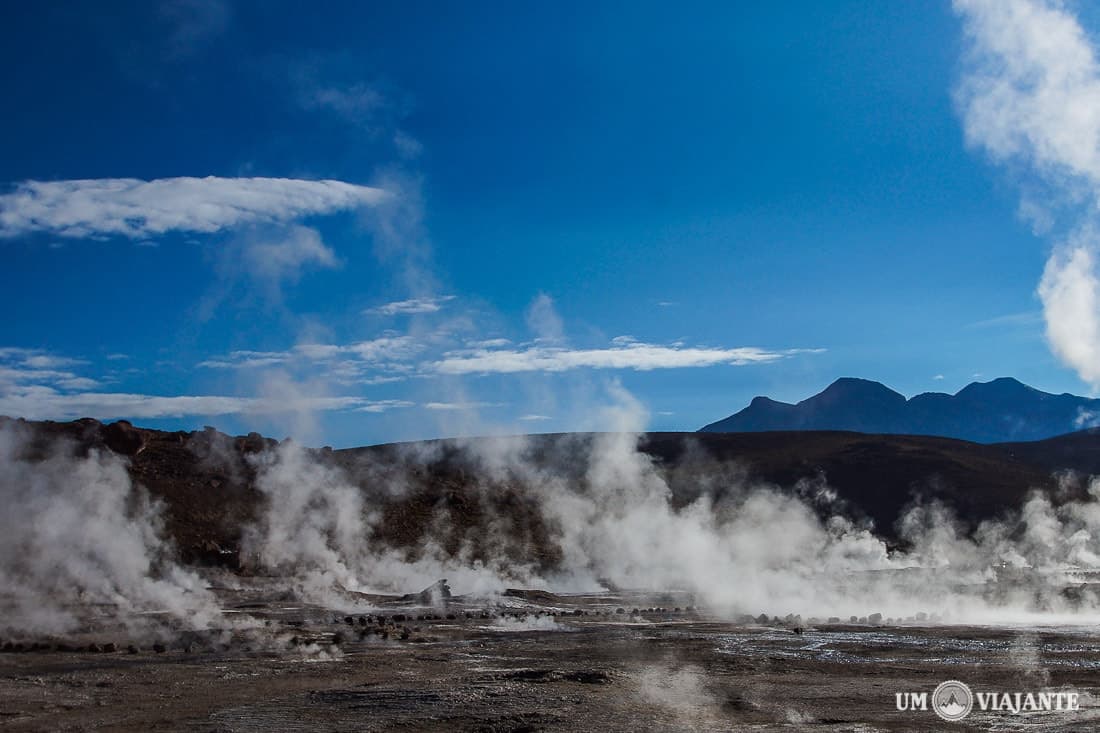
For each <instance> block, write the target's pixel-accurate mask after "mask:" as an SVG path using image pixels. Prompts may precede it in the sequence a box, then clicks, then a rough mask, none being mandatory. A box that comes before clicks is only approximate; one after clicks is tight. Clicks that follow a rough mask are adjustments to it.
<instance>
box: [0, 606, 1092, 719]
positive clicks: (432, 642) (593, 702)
mask: <svg viewBox="0 0 1100 733" xmlns="http://www.w3.org/2000/svg"><path fill="white" fill-rule="evenodd" d="M221 595H222V597H223V600H224V602H225V606H226V608H227V609H234V610H236V611H238V612H239V614H240V616H239V617H240V618H248V619H256V620H257V621H258V622H259V624H260V625H259V628H257V629H255V630H253V631H237V632H234V633H222V634H218V633H208V634H190V635H181V636H176V637H174V638H171V639H170V640H169V639H166V640H165V642H164V646H165V648H163V649H161V650H159V651H158V650H157V649H154V648H153V646H152V642H150V641H148V640H146V641H145V642H144V643H136V642H135V640H134V639H130V638H127V634H126V632H124V631H122V630H119V631H117V632H114V633H111V632H98V633H94V634H93V633H89V634H87V635H85V636H84V637H83V638H75V639H74V638H72V637H70V638H68V639H67V640H66V642H65V644H64V645H63V646H62V648H61V649H60V650H59V649H58V643H57V642H51V641H50V640H39V641H34V642H32V641H30V640H24V641H22V642H18V643H19V644H21V645H22V646H23V647H24V649H25V648H26V647H28V646H31V645H37V647H38V648H37V649H35V650H33V651H28V650H23V651H17V649H18V647H17V646H16V645H15V644H14V643H13V644H12V645H11V646H9V647H6V650H5V653H3V654H0V726H2V727H4V728H6V729H11V730H92V729H100V730H118V731H145V730H195V731H242V732H244V731H265V732H266V731H363V730H438V731H453V730H471V731H539V730H546V731H591V730H603V731H639V730H668V731H673V730H702V731H709V730H714V731H719V730H721V731H729V730H804V729H808V728H812V729H814V730H836V731H851V730H862V731H869V730H886V731H901V730H936V729H943V728H947V727H950V728H951V729H956V730H968V729H975V730H987V729H995V730H1018V729H1023V730H1032V729H1037V730H1063V729H1078V730H1080V729H1092V728H1094V727H1095V726H1096V725H1097V724H1098V723H1097V721H1098V720H1100V707H1098V708H1094V707H1091V704H1092V703H1091V699H1090V694H1092V695H1096V694H1100V645H1098V635H1097V634H1096V633H1095V632H1093V631H1090V630H1085V629H1061V630H1051V629H1022V628H1016V629H1012V628H999V629H998V628H984V627H959V626H931V625H919V624H903V625H894V626H871V625H859V624H854V625H848V624H835V623H834V624H828V623H825V624H822V623H818V624H813V623H808V624H806V625H805V627H804V630H803V633H801V634H799V633H795V631H794V630H793V629H792V628H791V626H790V625H789V624H784V623H772V622H769V623H768V624H757V623H754V622H752V623H749V622H746V621H745V620H741V622H730V621H724V620H720V619H717V618H712V617H710V616H709V615H708V614H707V612H706V611H704V610H696V609H691V610H689V607H690V604H691V599H690V598H687V597H685V596H682V595H675V594H665V595H662V596H652V595H651V596H640V595H633V596H632V595H625V596H615V595H600V596H566V597H552V596H546V597H539V596H537V595H536V596H531V597H528V598H519V597H506V598H503V599H501V600H500V601H499V602H498V603H497V604H495V605H494V606H493V607H491V608H490V607H487V606H486V605H485V603H484V602H481V603H474V602H468V601H466V600H465V599H463V598H453V599H451V601H450V602H449V603H448V604H447V605H446V606H437V607H435V608H432V607H427V606H418V605H413V604H410V603H409V602H404V603H400V602H397V601H396V600H394V599H391V600H390V601H383V602H382V603H380V604H376V608H375V610H374V611H372V612H363V613H359V614H356V615H353V616H351V617H350V621H351V623H350V624H349V623H348V618H349V617H346V616H345V614H343V613H339V612H336V611H330V610H326V609H323V608H316V607H302V606H300V605H296V604H294V603H292V602H288V601H282V600H279V599H278V597H277V596H275V595H273V594H271V593H264V592H262V591H261V590H257V589H255V588H254V589H252V590H251V591H232V592H231V591H221ZM379 600H383V599H379ZM619 608H622V609H623V613H617V611H618V609H619ZM660 609H664V610H660ZM677 609H679V610H677ZM577 611H580V612H581V613H582V614H583V615H577V614H576V612H577ZM635 611H636V612H635ZM551 614H556V615H551ZM448 616H453V617H454V618H448ZM401 617H404V619H403V620H402V618H401ZM429 617H434V618H429ZM380 619H381V620H380ZM405 629H407V630H408V631H407V634H406V635H407V637H408V638H405V639H402V638H401V637H402V635H403V634H402V632H403V631H404V630H405ZM76 644H80V645H82V648H81V650H79V651H73V650H70V648H71V647H73V646H74V645H76ZM92 644H95V645H96V647H97V648H98V649H99V651H93V650H89V649H88V645H92ZM107 644H114V645H115V647H114V650H110V651H105V650H104V647H106V645H107ZM131 644H134V645H135V647H137V648H136V650H133V651H131V650H128V646H130V645H131ZM106 648H107V649H110V647H106ZM946 679H959V680H962V681H964V682H966V683H968V684H969V685H970V686H971V687H972V688H975V689H981V690H1008V691H1015V690H1021V691H1029V690H1032V691H1037V690H1040V689H1046V690H1051V689H1055V690H1056V689H1069V688H1072V689H1073V690H1075V691H1077V692H1080V693H1082V708H1083V709H1082V710H1081V711H1080V712H1078V713H1074V714H1066V713H1043V714H1032V715H1030V716H1015V715H1011V714H1009V713H1006V712H1000V713H982V712H980V711H978V710H975V711H974V712H973V713H972V714H971V716H970V717H969V718H968V719H967V720H966V721H965V723H951V724H948V723H944V722H943V721H940V720H939V718H937V717H936V716H935V714H934V713H933V712H931V711H924V712H899V711H897V710H896V709H895V700H894V695H895V693H896V692H903V691H914V692H922V691H923V692H929V693H931V691H932V690H933V689H934V688H935V686H936V685H937V684H938V683H939V682H942V681H944V680H946Z"/></svg>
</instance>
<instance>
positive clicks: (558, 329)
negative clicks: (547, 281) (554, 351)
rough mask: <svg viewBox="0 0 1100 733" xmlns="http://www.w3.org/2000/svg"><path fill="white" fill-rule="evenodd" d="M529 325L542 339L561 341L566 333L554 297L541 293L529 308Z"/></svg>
mask: <svg viewBox="0 0 1100 733" xmlns="http://www.w3.org/2000/svg"><path fill="white" fill-rule="evenodd" d="M527 327H528V328H530V329H531V331H532V332H533V333H534V334H535V336H536V337H537V338H538V339H539V340H540V341H549V342H556V341H561V340H562V337H563V335H564V333H565V327H564V325H563V324H562V320H561V316H559V315H558V311H557V309H556V308H555V307H554V299H553V298H551V297H550V296H549V295H547V294H546V293H539V294H538V295H537V296H536V297H535V299H534V300H533V301H531V305H530V306H528V308H527Z"/></svg>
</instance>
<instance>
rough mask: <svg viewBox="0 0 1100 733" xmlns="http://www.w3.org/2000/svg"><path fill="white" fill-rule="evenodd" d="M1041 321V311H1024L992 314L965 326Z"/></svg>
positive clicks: (1010, 325)
mask: <svg viewBox="0 0 1100 733" xmlns="http://www.w3.org/2000/svg"><path fill="white" fill-rule="evenodd" d="M1042 322H1043V312H1042V311H1024V312H1022V313H1008V314H1006V315H1003V316H994V317H993V318H986V319H984V320H981V321H975V322H974V323H970V324H967V328H997V327H1001V326H1005V327H1014V326H1031V325H1034V324H1037V323H1042Z"/></svg>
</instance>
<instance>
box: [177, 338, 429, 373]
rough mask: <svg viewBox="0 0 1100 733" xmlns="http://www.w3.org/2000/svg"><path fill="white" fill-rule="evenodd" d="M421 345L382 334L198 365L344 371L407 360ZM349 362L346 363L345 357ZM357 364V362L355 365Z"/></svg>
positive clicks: (243, 352) (243, 353) (234, 354)
mask: <svg viewBox="0 0 1100 733" xmlns="http://www.w3.org/2000/svg"><path fill="white" fill-rule="evenodd" d="M423 348H424V346H423V344H421V343H420V342H419V341H417V340H416V339H415V338H413V337H412V336H400V335H392V334H391V335H386V336H380V337H378V338H375V339H368V340H365V341H356V342H353V343H350V344H319V343H309V344H298V345H297V346H295V347H294V348H293V349H290V350H289V351H248V350H241V351H231V352H230V353H229V354H227V355H226V356H219V357H214V358H211V359H206V360H205V361H201V362H199V364H198V366H200V367H204V368H207V369H257V368H264V367H270V366H277V365H282V364H287V363H291V362H294V361H304V362H336V361H337V360H338V359H344V361H342V362H338V365H340V366H342V367H343V368H344V369H348V368H351V367H353V366H357V367H362V366H366V365H374V366H377V365H380V364H386V363H397V362H403V361H408V360H409V359H412V358H413V357H414V356H416V355H417V354H418V353H420V352H421V351H422V350H423ZM349 357H350V358H351V359H352V360H353V361H350V362H349V361H347V359H348V358H349ZM357 362H360V363H358V364H356V363H357Z"/></svg>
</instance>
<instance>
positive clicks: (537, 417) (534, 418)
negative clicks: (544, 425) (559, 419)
mask: <svg viewBox="0 0 1100 733" xmlns="http://www.w3.org/2000/svg"><path fill="white" fill-rule="evenodd" d="M518 419H520V420H523V421H524V422H541V421H542V420H553V418H552V417H550V416H549V415H534V414H531V415H520V416H519V418H518Z"/></svg>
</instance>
